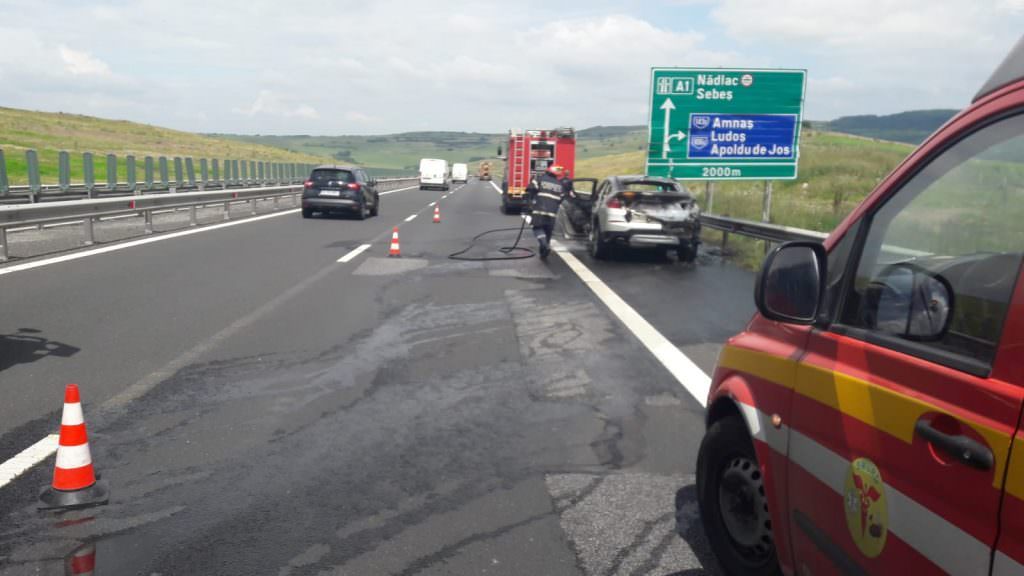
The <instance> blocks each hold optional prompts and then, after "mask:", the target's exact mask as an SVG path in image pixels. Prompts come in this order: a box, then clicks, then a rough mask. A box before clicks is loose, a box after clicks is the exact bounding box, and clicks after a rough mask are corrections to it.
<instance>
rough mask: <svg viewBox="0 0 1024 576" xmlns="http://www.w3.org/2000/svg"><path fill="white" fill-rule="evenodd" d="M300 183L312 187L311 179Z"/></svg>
mask: <svg viewBox="0 0 1024 576" xmlns="http://www.w3.org/2000/svg"><path fill="white" fill-rule="evenodd" d="M302 185H303V187H305V188H312V187H313V181H312V180H306V181H305V182H303V183H302Z"/></svg>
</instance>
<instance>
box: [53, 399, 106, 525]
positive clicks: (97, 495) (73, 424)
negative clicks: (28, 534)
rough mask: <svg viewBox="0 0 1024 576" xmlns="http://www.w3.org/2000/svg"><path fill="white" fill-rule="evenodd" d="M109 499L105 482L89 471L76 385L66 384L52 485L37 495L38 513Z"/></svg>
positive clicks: (82, 417)
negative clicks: (39, 511)
mask: <svg viewBox="0 0 1024 576" xmlns="http://www.w3.org/2000/svg"><path fill="white" fill-rule="evenodd" d="M109 499H110V490H109V489H108V488H107V484H106V482H103V481H101V480H98V479H97V478H96V472H95V470H93V467H92V453H91V452H89V438H88V434H87V433H86V430H85V417H84V416H83V415H82V400H81V398H80V397H79V394H78V385H76V384H68V385H67V386H66V387H65V388H64V412H63V414H62V415H61V419H60V440H59V442H58V443H57V463H56V465H55V466H54V468H53V482H52V484H51V485H50V486H46V487H44V488H43V489H42V491H41V492H40V493H39V509H40V510H49V509H53V508H85V507H87V506H97V505H99V504H106V503H107V501H108V500H109Z"/></svg>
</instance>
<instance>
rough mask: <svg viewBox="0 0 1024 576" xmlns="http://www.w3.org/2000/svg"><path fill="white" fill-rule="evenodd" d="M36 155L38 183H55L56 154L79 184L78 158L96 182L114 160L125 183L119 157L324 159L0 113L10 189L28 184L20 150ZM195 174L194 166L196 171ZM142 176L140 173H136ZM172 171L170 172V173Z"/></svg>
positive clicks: (84, 121) (116, 123) (87, 120)
mask: <svg viewBox="0 0 1024 576" xmlns="http://www.w3.org/2000/svg"><path fill="white" fill-rule="evenodd" d="M26 149H34V150H36V151H37V152H38V153H39V166H40V173H41V176H42V180H43V183H56V182H57V155H58V153H59V152H60V151H61V150H67V151H68V152H70V153H71V179H72V181H81V180H82V178H83V176H82V154H81V153H82V152H92V153H94V154H95V155H96V156H95V158H94V162H95V171H96V176H97V179H103V178H105V177H106V176H105V175H106V160H105V156H106V155H107V154H116V155H117V156H118V160H119V164H120V176H119V178H121V179H123V178H124V177H125V173H124V171H125V168H124V162H123V160H124V157H125V156H127V155H129V154H134V155H135V156H136V158H137V159H138V160H139V161H140V163H141V160H142V158H143V157H144V156H147V155H148V156H154V157H157V156H167V157H168V158H170V157H173V156H181V157H187V156H191V157H193V158H195V159H197V160H198V159H199V158H217V159H220V160H223V159H225V158H231V159H238V160H262V161H273V162H303V163H313V164H318V163H322V162H326V161H328V160H327V159H326V158H323V157H319V156H316V155H313V154H308V153H295V152H289V151H287V150H283V149H280V148H274V147H271V146H265V145H260V144H253V143H247V142H239V141H237V140H228V139H223V138H211V137H208V136H200V135H198V134H192V133H189V132H180V131H177V130H169V129H167V128H159V127H156V126H149V125H146V124H137V123H134V122H126V121H122V120H104V119H101V118H93V117H90V116H79V115H76V114H63V113H49V112H32V111H27V110H15V109H11V108H2V107H0V150H3V152H4V156H5V159H6V163H7V171H8V179H9V181H10V184H12V185H16V184H27V183H28V176H27V170H26V165H25V164H26V161H25V150H26ZM196 169H197V170H198V166H197V168H196ZM140 170H141V167H140ZM172 170H173V169H172Z"/></svg>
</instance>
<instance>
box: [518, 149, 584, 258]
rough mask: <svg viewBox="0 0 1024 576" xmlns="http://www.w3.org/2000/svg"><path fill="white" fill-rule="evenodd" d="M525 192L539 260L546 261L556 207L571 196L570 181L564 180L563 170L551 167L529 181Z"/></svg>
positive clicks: (556, 214)
mask: <svg viewBox="0 0 1024 576" xmlns="http://www.w3.org/2000/svg"><path fill="white" fill-rule="evenodd" d="M526 192H527V193H529V194H530V211H531V216H530V223H531V224H532V225H533V235H534V236H536V237H537V244H538V245H539V246H540V257H541V260H547V257H548V254H550V253H551V233H552V232H553V231H554V229H555V218H556V217H557V216H558V207H559V206H560V205H561V204H562V200H564V199H565V197H566V196H567V195H570V196H571V195H572V193H573V192H572V180H568V179H566V178H565V168H563V167H561V166H558V165H551V166H548V169H547V170H546V171H545V172H544V173H543V174H539V175H537V176H535V177H534V178H533V179H532V180H530V185H529V186H527V187H526Z"/></svg>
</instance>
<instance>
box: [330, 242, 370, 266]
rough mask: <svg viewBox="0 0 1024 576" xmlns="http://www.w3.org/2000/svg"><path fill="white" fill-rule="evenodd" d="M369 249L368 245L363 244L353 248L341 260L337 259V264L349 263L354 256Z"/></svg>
mask: <svg viewBox="0 0 1024 576" xmlns="http://www.w3.org/2000/svg"><path fill="white" fill-rule="evenodd" d="M369 247H370V245H369V244H363V245H361V246H359V247H358V248H353V249H352V250H351V251H350V252H349V253H348V254H345V255H344V256H342V257H341V258H338V262H343V263H344V262H351V261H352V259H353V258H355V257H356V256H359V255H360V254H362V253H363V252H365V251H366V249H367V248H369Z"/></svg>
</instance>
